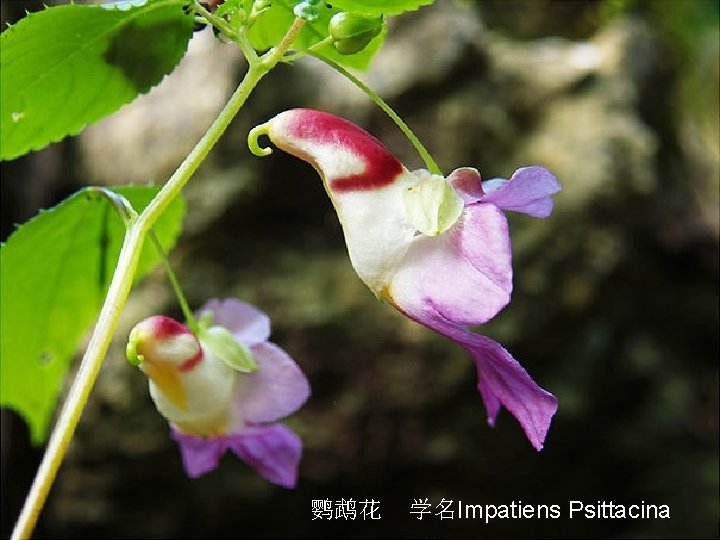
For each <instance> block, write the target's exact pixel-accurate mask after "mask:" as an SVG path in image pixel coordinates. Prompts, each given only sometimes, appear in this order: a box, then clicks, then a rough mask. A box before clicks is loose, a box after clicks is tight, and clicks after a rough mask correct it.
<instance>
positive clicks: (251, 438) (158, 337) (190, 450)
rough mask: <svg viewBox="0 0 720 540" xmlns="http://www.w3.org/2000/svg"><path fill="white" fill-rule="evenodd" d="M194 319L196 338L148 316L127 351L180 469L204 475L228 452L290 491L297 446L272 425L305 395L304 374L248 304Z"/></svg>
mask: <svg viewBox="0 0 720 540" xmlns="http://www.w3.org/2000/svg"><path fill="white" fill-rule="evenodd" d="M198 315H199V319H200V321H201V324H200V330H199V332H198V335H195V334H193V332H192V331H191V330H190V329H189V328H188V327H187V326H185V325H184V324H181V323H179V322H177V321H175V320H173V319H171V318H169V317H164V316H155V317H150V318H148V319H145V320H143V321H141V322H140V323H138V324H137V325H136V326H135V327H134V328H133V330H132V331H131V333H130V338H129V341H128V347H127V353H128V359H129V360H130V361H131V362H132V363H133V364H136V365H137V366H138V367H139V368H140V369H141V370H142V371H143V372H144V373H145V374H146V375H147V376H148V379H149V385H150V395H151V397H152V399H153V401H154V402H155V405H156V406H157V408H158V410H159V411H160V413H161V414H162V415H163V416H165V418H166V419H167V420H168V422H169V423H170V426H171V430H172V437H173V439H174V440H175V441H176V442H177V443H178V444H179V446H180V451H181V455H182V460H183V465H184V466H185V470H186V472H187V473H188V475H189V476H191V477H197V476H200V475H202V474H205V473H207V472H209V471H211V470H213V469H215V468H216V467H217V466H218V463H219V460H220V458H221V457H222V455H223V454H224V453H225V452H226V451H227V450H230V451H232V452H233V453H234V454H236V455H237V456H238V457H239V458H240V459H242V460H243V461H245V462H246V463H247V464H248V465H250V466H251V467H253V468H254V469H255V470H256V471H257V472H258V473H259V474H260V475H261V476H263V477H264V478H265V479H267V480H269V481H270V482H273V483H275V484H278V485H281V486H283V487H286V488H292V487H294V486H295V484H296V481H297V468H298V464H299V462H300V456H301V453H302V442H301V441H300V438H299V437H298V436H297V435H296V434H295V433H294V432H293V431H292V430H290V428H288V427H286V426H285V425H283V424H280V423H278V422H277V421H278V420H279V419H280V418H283V417H285V416H288V415H289V414H292V413H293V412H295V411H296V410H297V409H298V408H300V406H301V405H302V404H303V403H304V402H305V400H306V399H307V398H308V396H309V395H310V387H309V384H308V381H307V379H306V377H305V375H304V374H303V372H302V371H301V370H300V368H299V367H298V366H297V364H296V363H295V362H294V361H293V360H292V358H290V356H288V354H287V353H286V352H285V351H284V350H282V349H281V348H280V347H278V346H277V345H275V344H273V343H270V342H269V341H268V338H269V336H270V320H269V319H268V317H267V315H265V314H264V313H262V312H261V311H259V310H257V309H256V308H254V307H253V306H251V305H249V304H246V303H243V302H240V301H239V300H236V299H234V298H228V299H225V300H211V301H209V302H208V303H206V304H205V305H204V306H203V307H202V308H201V309H200V310H199V314H198ZM210 321H211V322H210Z"/></svg>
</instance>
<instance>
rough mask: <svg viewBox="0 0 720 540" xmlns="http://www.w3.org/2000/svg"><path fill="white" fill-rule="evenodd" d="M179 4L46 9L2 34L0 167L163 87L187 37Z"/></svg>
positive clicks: (150, 0)
mask: <svg viewBox="0 0 720 540" xmlns="http://www.w3.org/2000/svg"><path fill="white" fill-rule="evenodd" d="M184 3H186V2H185V1H184V0H143V1H141V2H138V1H135V2H131V3H125V4H120V5H115V6H111V7H107V6H78V5H65V6H57V7H51V8H47V9H45V10H44V11H40V12H37V13H32V14H30V15H28V16H27V17H25V18H24V19H22V20H20V21H19V22H18V23H17V24H15V25H13V26H11V27H10V28H8V29H6V30H5V31H4V32H3V33H2V34H0V66H2V69H1V70H0V159H13V158H16V157H18V156H20V155H23V154H25V153H27V152H29V151H30V150H37V149H39V148H42V147H44V146H45V145H47V144H49V143H51V142H55V141H59V140H60V139H62V138H63V137H65V136H67V135H74V134H77V133H79V132H80V131H81V130H82V129H83V128H84V127H85V125H86V124H90V123H92V122H95V121H97V120H99V119H100V118H102V117H104V116H107V115H108V114H110V113H112V112H114V111H116V110H117V109H119V108H120V107H121V106H122V105H124V104H126V103H128V102H130V101H132V100H133V99H134V98H135V97H136V96H137V95H138V94H141V93H144V92H147V91H148V90H149V89H150V88H151V87H152V86H153V85H155V84H157V83H158V82H160V80H162V78H163V77H164V76H165V75H166V74H168V73H170V72H171V71H172V70H173V68H174V67H175V66H176V65H177V63H178V62H179V61H180V58H182V56H183V54H185V50H186V49H187V44H188V41H189V40H190V37H191V36H192V30H193V18H192V16H190V15H187V14H185V13H184V11H183V9H182V7H183V4H184ZM120 7H123V9H121V8H120Z"/></svg>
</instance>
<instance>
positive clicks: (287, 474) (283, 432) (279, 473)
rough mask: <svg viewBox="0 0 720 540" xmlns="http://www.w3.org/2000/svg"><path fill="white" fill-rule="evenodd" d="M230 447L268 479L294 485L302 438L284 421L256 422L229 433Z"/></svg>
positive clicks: (292, 486)
mask: <svg viewBox="0 0 720 540" xmlns="http://www.w3.org/2000/svg"><path fill="white" fill-rule="evenodd" d="M225 439H226V441H227V447H228V448H229V449H230V450H232V451H233V452H234V453H235V454H236V455H237V456H238V457H239V458H240V459H242V460H243V461H244V462H245V463H247V464H248V465H250V466H251V467H252V468H253V469H255V470H256V471H257V472H258V474H260V475H261V476H262V477H263V478H265V479H266V480H268V481H270V482H272V483H274V484H277V485H279V486H282V487H285V488H294V487H295V484H296V483H297V469H298V465H299V464H300V456H301V454H302V441H301V440H300V437H298V436H297V435H296V434H295V433H294V432H293V431H292V430H291V429H290V428H288V427H286V426H284V425H282V424H272V425H269V426H252V427H249V428H248V429H247V430H246V431H245V432H244V433H242V434H240V435H228V436H226V437H225Z"/></svg>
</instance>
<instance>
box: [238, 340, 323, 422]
mask: <svg viewBox="0 0 720 540" xmlns="http://www.w3.org/2000/svg"><path fill="white" fill-rule="evenodd" d="M251 351H252V353H253V357H254V359H255V361H256V362H257V365H258V369H257V371H255V372H253V373H248V374H246V375H243V376H242V377H239V378H238V381H237V383H236V386H235V391H234V395H233V411H234V412H235V417H236V421H240V422H246V421H247V422H255V423H260V422H273V421H275V420H277V419H278V418H282V417H284V416H287V415H289V414H292V413H294V412H295V411H296V410H298V409H299V408H300V406H301V405H302V404H303V403H305V401H306V400H307V398H308V396H309V395H310V384H309V383H308V380H307V377H305V374H304V373H303V372H302V370H301V369H300V368H299V367H298V365H297V364H296V363H295V362H294V361H293V359H292V358H290V356H288V354H287V353H286V352H285V351H283V350H282V349H281V348H280V347H278V346H277V345H275V344H273V343H260V344H259V345H255V346H254V347H253V348H252V349H251Z"/></svg>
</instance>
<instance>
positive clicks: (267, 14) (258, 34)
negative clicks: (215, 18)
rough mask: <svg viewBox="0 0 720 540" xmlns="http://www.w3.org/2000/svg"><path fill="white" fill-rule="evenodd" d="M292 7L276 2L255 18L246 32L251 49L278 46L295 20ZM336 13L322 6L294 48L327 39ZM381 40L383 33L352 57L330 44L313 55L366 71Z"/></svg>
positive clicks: (288, 1)
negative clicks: (341, 52)
mask: <svg viewBox="0 0 720 540" xmlns="http://www.w3.org/2000/svg"><path fill="white" fill-rule="evenodd" d="M295 4H296V2H294V1H292V0H277V1H274V2H273V3H272V5H271V6H270V7H269V8H268V9H266V10H265V11H263V12H262V13H261V14H260V15H259V16H258V18H257V20H256V21H255V23H254V24H253V25H252V27H251V28H250V31H249V32H248V37H249V38H250V42H251V43H252V45H253V47H255V48H256V49H257V50H261V51H262V50H266V49H269V48H270V47H274V46H275V45H277V44H278V43H280V41H281V40H282V38H283V36H284V35H285V33H286V32H287V30H288V28H290V25H292V23H293V20H294V19H295V15H294V14H293V6H294V5H295ZM339 11H340V10H339V9H337V8H335V7H334V6H333V7H327V5H323V6H322V7H321V9H320V14H319V17H318V18H317V19H315V20H314V21H308V22H307V23H306V24H305V26H304V28H303V29H302V31H301V32H300V35H299V36H298V37H297V38H296V39H295V42H294V43H293V46H294V47H295V48H297V49H299V50H305V49H307V48H308V47H310V46H312V45H315V44H316V43H319V42H321V41H323V40H324V39H326V38H327V37H328V36H329V35H330V33H329V30H328V24H329V23H330V19H331V18H332V16H333V15H334V14H335V13H338V12H339ZM384 39H385V31H384V30H383V31H382V32H381V33H380V34H379V35H378V36H377V37H375V38H374V39H372V40H371V41H370V43H368V45H367V46H366V47H365V48H364V49H363V50H361V51H360V52H357V53H355V54H349V55H346V54H340V53H339V52H338V51H337V50H335V48H334V47H333V45H332V43H328V44H326V45H324V46H322V47H319V48H317V49H316V52H317V53H318V54H321V55H322V56H325V57H327V58H330V59H331V60H334V61H335V62H337V63H338V64H341V65H343V66H346V67H350V68H355V69H366V68H367V67H368V65H370V60H372V57H373V56H374V55H375V53H376V52H377V51H378V50H379V49H380V46H381V45H382V43H383V40H384Z"/></svg>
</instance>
